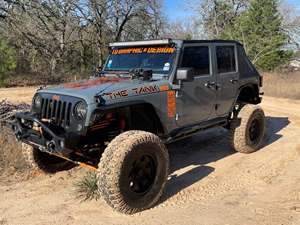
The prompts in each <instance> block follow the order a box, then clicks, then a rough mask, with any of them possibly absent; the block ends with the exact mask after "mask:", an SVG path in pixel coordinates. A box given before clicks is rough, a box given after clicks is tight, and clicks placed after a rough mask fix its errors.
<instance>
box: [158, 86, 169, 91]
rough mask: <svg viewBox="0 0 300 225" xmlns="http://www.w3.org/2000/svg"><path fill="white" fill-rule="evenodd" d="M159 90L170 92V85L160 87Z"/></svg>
mask: <svg viewBox="0 0 300 225" xmlns="http://www.w3.org/2000/svg"><path fill="white" fill-rule="evenodd" d="M159 90H160V91H168V90H169V86H168V85H164V86H160V87H159Z"/></svg>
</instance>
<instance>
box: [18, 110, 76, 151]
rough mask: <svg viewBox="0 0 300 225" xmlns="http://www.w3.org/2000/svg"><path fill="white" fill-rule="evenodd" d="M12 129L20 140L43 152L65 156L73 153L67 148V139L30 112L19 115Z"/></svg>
mask: <svg viewBox="0 0 300 225" xmlns="http://www.w3.org/2000/svg"><path fill="white" fill-rule="evenodd" d="M12 129H13V131H14V133H15V135H16V137H17V139H18V140H20V141H22V142H24V143H26V144H29V145H31V146H33V147H35V148H38V149H39V150H41V151H43V152H49V153H55V154H63V155H65V154H69V153H70V152H72V151H71V150H70V149H67V148H66V138H64V137H62V136H59V135H58V134H57V133H56V132H55V131H53V130H51V129H50V128H49V127H48V126H47V125H46V124H44V123H43V122H41V121H40V120H38V119H37V118H36V117H34V115H33V114H31V113H30V112H25V113H17V114H16V115H15V121H14V122H13V124H12Z"/></svg>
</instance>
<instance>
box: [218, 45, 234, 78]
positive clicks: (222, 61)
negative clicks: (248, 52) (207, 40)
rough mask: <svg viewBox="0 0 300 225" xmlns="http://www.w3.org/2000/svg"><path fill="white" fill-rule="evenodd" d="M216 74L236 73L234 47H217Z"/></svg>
mask: <svg viewBox="0 0 300 225" xmlns="http://www.w3.org/2000/svg"><path fill="white" fill-rule="evenodd" d="M216 54H217V65H218V73H230V72H235V71H236V62H235V51H234V46H217V47H216Z"/></svg>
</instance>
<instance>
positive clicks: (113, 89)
mask: <svg viewBox="0 0 300 225" xmlns="http://www.w3.org/2000/svg"><path fill="white" fill-rule="evenodd" d="M163 83H168V81H167V80H165V81H164V82H163ZM160 85H162V84H161V81H143V80H138V79H125V78H108V77H99V78H93V79H89V80H83V81H78V82H72V83H66V84H63V85H60V86H57V87H49V88H45V89H42V90H40V91H38V92H40V93H49V94H58V95H67V96H73V97H78V98H82V99H84V100H85V101H86V102H87V104H92V103H95V98H94V97H95V96H103V97H104V98H105V99H107V100H113V99H114V98H118V97H119V96H120V97H122V96H123V97H129V96H132V95H137V94H149V93H153V92H158V91H159V90H160ZM118 91H119V92H121V94H120V95H119V92H118ZM125 93H126V95H125Z"/></svg>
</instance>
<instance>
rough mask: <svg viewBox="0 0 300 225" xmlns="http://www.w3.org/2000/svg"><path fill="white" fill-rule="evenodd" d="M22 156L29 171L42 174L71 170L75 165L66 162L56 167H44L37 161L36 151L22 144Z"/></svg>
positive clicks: (43, 164) (44, 165)
mask: <svg viewBox="0 0 300 225" xmlns="http://www.w3.org/2000/svg"><path fill="white" fill-rule="evenodd" d="M21 147H22V155H23V158H24V160H25V162H26V164H27V165H28V166H29V167H30V169H31V170H37V171H41V172H44V173H50V174H51V173H56V172H58V171H62V170H68V169H71V168H73V167H74V166H75V165H74V164H73V163H71V162H68V161H66V162H65V163H59V164H57V165H51V166H50V165H46V164H45V163H43V162H42V161H41V160H39V159H38V157H37V154H38V151H39V150H38V149H35V148H34V147H32V146H30V145H28V144H25V143H22V146H21Z"/></svg>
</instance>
